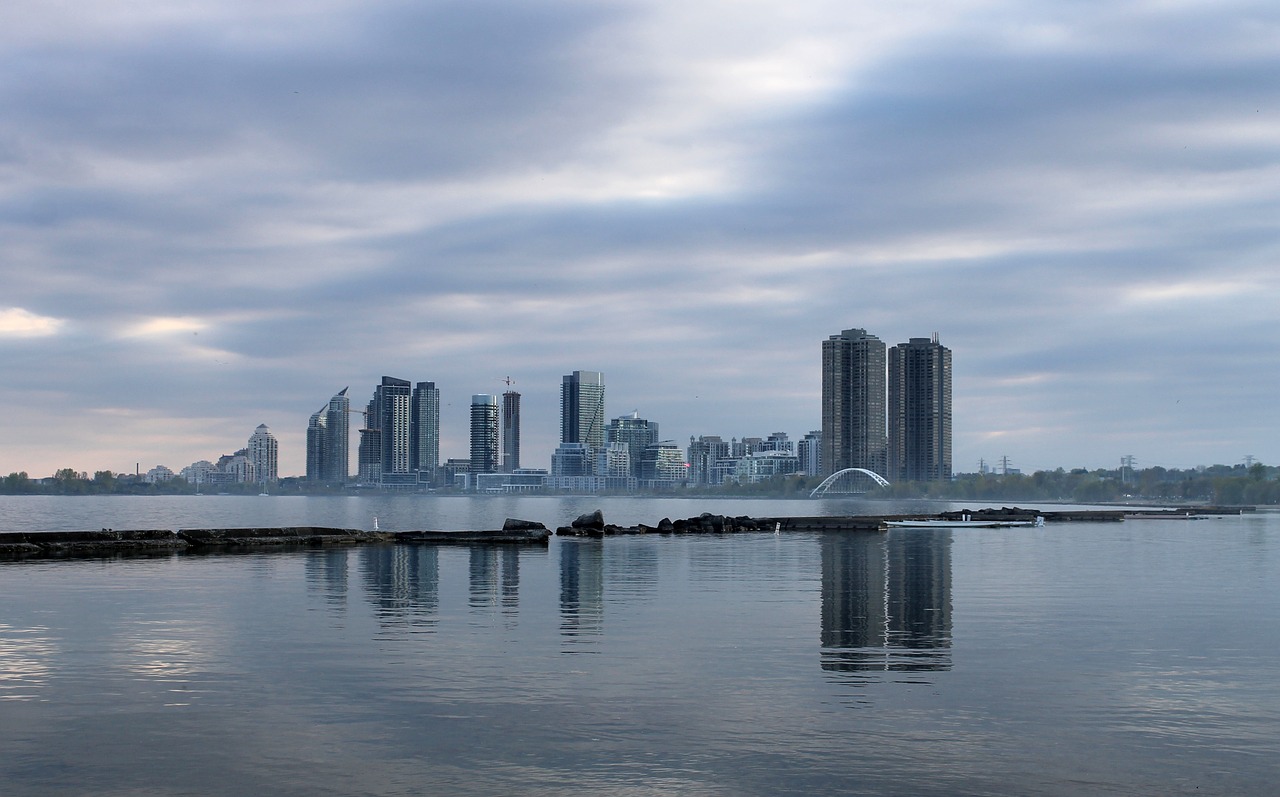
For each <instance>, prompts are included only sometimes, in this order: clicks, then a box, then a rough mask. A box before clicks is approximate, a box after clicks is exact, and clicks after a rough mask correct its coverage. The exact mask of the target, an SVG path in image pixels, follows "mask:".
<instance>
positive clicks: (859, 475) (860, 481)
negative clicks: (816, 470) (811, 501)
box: [809, 468, 889, 498]
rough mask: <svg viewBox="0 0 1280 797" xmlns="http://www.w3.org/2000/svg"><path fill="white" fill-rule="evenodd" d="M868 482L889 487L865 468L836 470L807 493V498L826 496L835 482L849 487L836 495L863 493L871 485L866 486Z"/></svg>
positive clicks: (877, 475)
mask: <svg viewBox="0 0 1280 797" xmlns="http://www.w3.org/2000/svg"><path fill="white" fill-rule="evenodd" d="M863 477H866V478H863ZM868 481H870V482H871V483H872V484H875V485H878V486H880V487H888V486H889V480H888V479H886V478H885V477H883V476H881V475H880V474H879V473H876V472H875V471H873V470H867V469H866V468H845V469H844V470H838V471H836V472H835V473H833V474H831V475H830V476H828V477H827V478H825V479H823V480H822V484H819V485H818V486H817V487H814V488H813V492H811V493H809V497H810V498H817V497H818V496H820V495H826V494H827V493H828V492H829V491H830V490H831V487H832V485H834V484H836V483H837V482H844V483H846V484H848V485H849V487H847V488H846V489H844V490H837V491H836V494H837V495H843V494H859V493H865V492H866V491H867V490H869V489H871V485H870V484H867V482H868ZM857 488H861V489H857Z"/></svg>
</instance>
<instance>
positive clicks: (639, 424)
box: [604, 412, 658, 477]
mask: <svg viewBox="0 0 1280 797" xmlns="http://www.w3.org/2000/svg"><path fill="white" fill-rule="evenodd" d="M604 441H605V444H606V445H609V444H612V443H626V445H627V451H628V456H629V457H630V460H631V466H630V471H631V472H630V474H629V475H631V476H636V477H638V476H639V475H640V459H641V457H642V455H643V454H644V452H645V449H647V448H648V447H649V446H651V445H655V444H657V443H658V424H657V422H655V421H650V420H646V419H645V418H641V417H640V413H639V412H633V413H631V414H630V415H621V416H619V417H617V418H614V419H613V420H612V421H610V422H609V425H608V426H606V427H605V428H604Z"/></svg>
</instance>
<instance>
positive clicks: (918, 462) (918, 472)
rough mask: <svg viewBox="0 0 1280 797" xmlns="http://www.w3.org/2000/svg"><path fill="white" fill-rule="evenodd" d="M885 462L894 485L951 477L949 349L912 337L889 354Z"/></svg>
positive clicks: (936, 343) (941, 479)
mask: <svg viewBox="0 0 1280 797" xmlns="http://www.w3.org/2000/svg"><path fill="white" fill-rule="evenodd" d="M888 398H889V452H888V453H889V462H888V474H886V477H887V478H888V479H890V480H894V481H946V480H949V479H950V478H951V350H950V349H948V348H947V347H946V346H943V345H942V344H941V343H939V342H938V336H937V335H936V334H935V335H934V336H933V337H932V338H911V339H910V340H909V341H908V342H907V343H899V344H898V345H897V346H894V347H893V348H892V349H890V350H889V392H888Z"/></svg>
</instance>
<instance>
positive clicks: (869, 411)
mask: <svg viewBox="0 0 1280 797" xmlns="http://www.w3.org/2000/svg"><path fill="white" fill-rule="evenodd" d="M885 356H886V355H885V344H884V342H883V341H881V340H880V339H879V338H877V337H876V336H875V335H871V334H868V333H867V331H866V330H865V329H846V330H844V331H842V332H841V333H840V334H839V335H832V336H831V337H830V338H828V339H827V340H824V341H823V342H822V452H821V454H820V456H821V459H822V467H823V470H824V471H825V472H826V473H835V472H837V471H840V470H843V469H845V468H868V469H870V470H873V471H875V472H876V473H884V471H885V469H886V466H887V457H886V449H887V446H888V435H887V431H886V419H885V395H886V394H885V389H886V385H885Z"/></svg>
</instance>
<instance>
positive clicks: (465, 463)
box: [436, 457, 471, 487]
mask: <svg viewBox="0 0 1280 797" xmlns="http://www.w3.org/2000/svg"><path fill="white" fill-rule="evenodd" d="M470 473H471V460H469V459H462V458H460V457H450V458H449V459H446V460H445V461H444V462H443V463H442V464H441V465H440V467H439V469H438V470H437V471H436V476H437V479H436V482H437V484H439V485H441V486H447V487H460V486H462V487H465V482H466V479H467V477H468V476H469V475H470Z"/></svg>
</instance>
